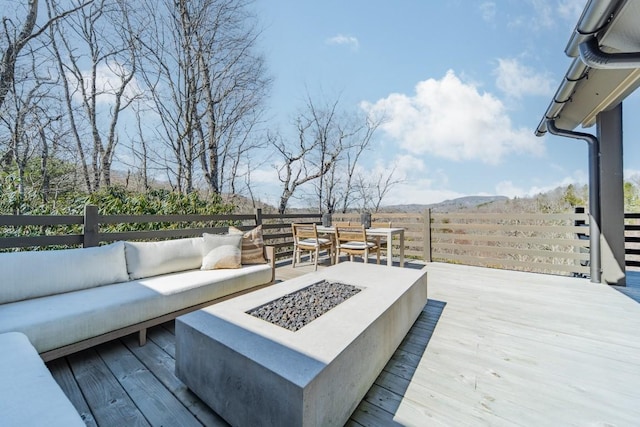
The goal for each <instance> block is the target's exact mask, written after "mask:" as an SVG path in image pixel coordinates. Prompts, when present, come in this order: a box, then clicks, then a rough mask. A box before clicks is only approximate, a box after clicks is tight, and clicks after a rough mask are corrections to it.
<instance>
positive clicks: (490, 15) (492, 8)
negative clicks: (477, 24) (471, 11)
mask: <svg viewBox="0 0 640 427" xmlns="http://www.w3.org/2000/svg"><path fill="white" fill-rule="evenodd" d="M479 8H480V13H481V14H482V19H483V20H485V21H486V22H494V20H495V17H496V3H495V2H492V1H485V2H483V3H481V4H480V6H479Z"/></svg>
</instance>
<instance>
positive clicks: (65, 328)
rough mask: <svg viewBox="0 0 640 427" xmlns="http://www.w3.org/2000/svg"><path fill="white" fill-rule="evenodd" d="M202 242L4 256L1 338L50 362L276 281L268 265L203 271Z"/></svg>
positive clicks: (1, 262)
mask: <svg viewBox="0 0 640 427" xmlns="http://www.w3.org/2000/svg"><path fill="white" fill-rule="evenodd" d="M204 246H205V243H204V241H203V238H202V237H198V238H188V239H176V240H168V241H162V242H116V243H112V244H109V245H106V246H102V247H95V248H86V249H65V250H56V251H30V252H12V253H3V254H0V271H1V272H2V276H1V279H0V280H1V281H2V285H0V333H3V332H22V333H24V334H25V335H26V336H27V337H28V338H29V340H30V341H31V344H32V345H33V346H34V347H35V348H36V350H37V351H38V353H40V356H41V357H42V358H43V359H44V360H45V361H47V360H51V359H54V358H57V357H60V356H63V355H66V354H69V353H72V352H75V351H78V350H81V349H84V348H88V347H91V346H94V345H96V344H98V343H100V342H105V341H108V340H111V339H113V338H116V337H119V336H124V335H127V334H130V333H132V332H138V331H139V332H140V333H141V343H144V340H145V331H146V328H148V327H150V326H153V325H156V324H159V323H162V322H165V321H167V320H170V319H172V318H175V317H176V316H178V315H181V314H184V313H186V312H188V311H192V310H195V309H197V308H200V307H202V306H205V305H209V304H211V303H213V302H215V301H216V300H219V299H220V298H223V297H227V296H229V295H233V294H236V293H240V292H242V291H246V290H250V289H252V288H254V287H257V286H260V285H266V284H270V283H271V282H272V281H273V277H274V264H273V250H272V248H266V250H265V252H267V254H266V258H267V259H268V260H269V262H268V263H266V264H255V265H242V266H241V268H234V269H217V270H204V271H203V270H200V267H201V265H202V259H203V255H204V254H203V251H204V250H205V248H204Z"/></svg>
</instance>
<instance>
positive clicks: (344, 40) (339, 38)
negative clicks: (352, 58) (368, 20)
mask: <svg viewBox="0 0 640 427" xmlns="http://www.w3.org/2000/svg"><path fill="white" fill-rule="evenodd" d="M326 43H327V44H337V45H346V46H349V47H351V50H358V48H359V47H360V42H359V41H358V39H357V38H356V37H354V36H345V35H342V34H338V35H336V36H333V37H329V38H328V39H327V40H326Z"/></svg>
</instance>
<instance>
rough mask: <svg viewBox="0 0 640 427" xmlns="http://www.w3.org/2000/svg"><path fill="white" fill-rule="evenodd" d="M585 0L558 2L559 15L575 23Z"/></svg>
mask: <svg viewBox="0 0 640 427" xmlns="http://www.w3.org/2000/svg"><path fill="white" fill-rule="evenodd" d="M586 3H587V0H563V1H561V2H559V3H558V12H559V13H560V16H562V17H563V18H564V19H566V20H567V21H569V22H572V23H575V22H577V21H578V19H579V18H580V15H581V14H582V11H583V10H584V6H585V4H586Z"/></svg>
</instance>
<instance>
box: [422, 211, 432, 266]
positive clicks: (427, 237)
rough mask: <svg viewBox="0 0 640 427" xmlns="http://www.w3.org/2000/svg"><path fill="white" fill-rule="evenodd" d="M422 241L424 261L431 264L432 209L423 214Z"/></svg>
mask: <svg viewBox="0 0 640 427" xmlns="http://www.w3.org/2000/svg"><path fill="white" fill-rule="evenodd" d="M422 241H423V249H422V250H423V251H424V254H423V258H424V261H425V262H431V209H426V210H425V211H424V213H423V214H422Z"/></svg>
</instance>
